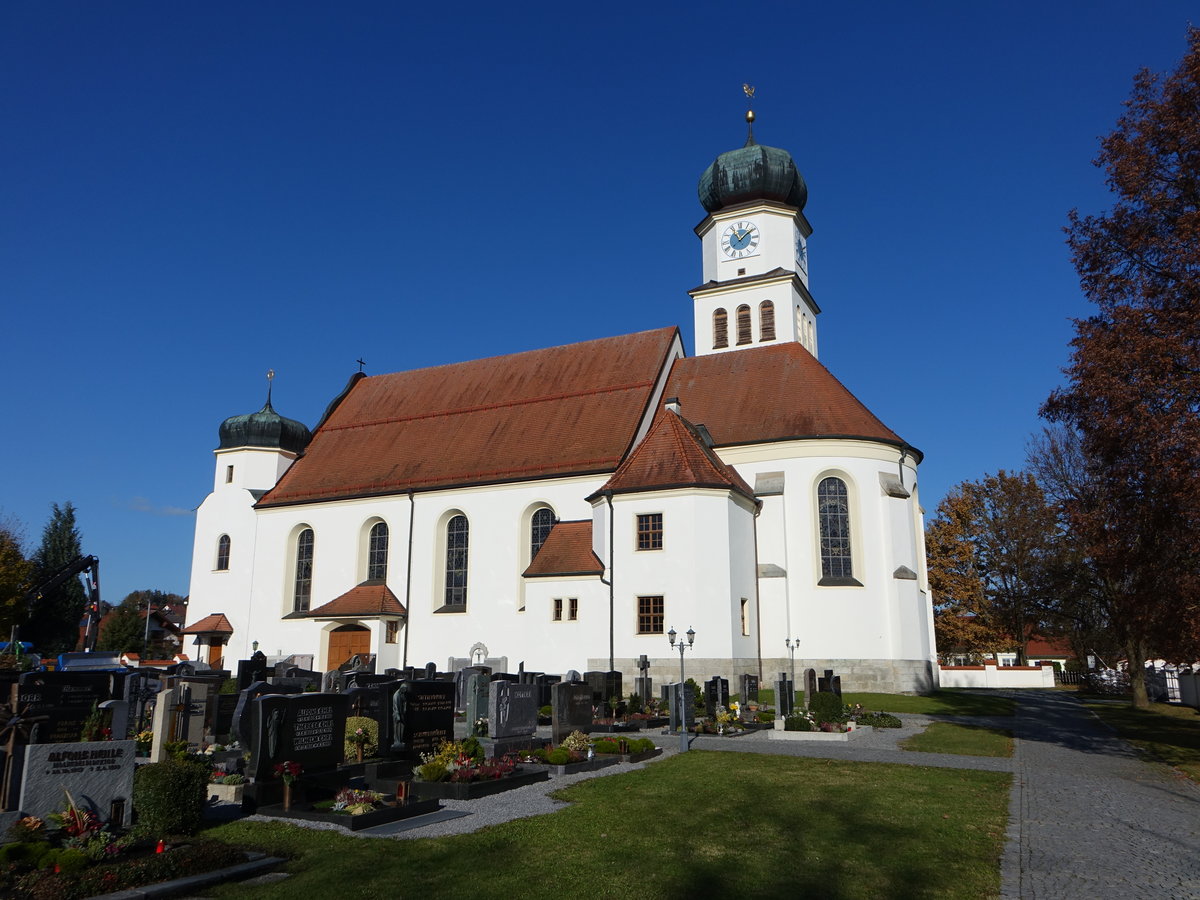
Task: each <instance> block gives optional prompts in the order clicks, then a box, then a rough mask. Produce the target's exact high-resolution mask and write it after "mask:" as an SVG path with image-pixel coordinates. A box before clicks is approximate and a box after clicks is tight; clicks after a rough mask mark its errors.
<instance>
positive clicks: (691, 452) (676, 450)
mask: <svg viewBox="0 0 1200 900" xmlns="http://www.w3.org/2000/svg"><path fill="white" fill-rule="evenodd" d="M676 487H708V488H723V489H725V490H732V491H737V492H738V493H739V494H741V495H742V496H744V497H746V498H748V499H750V500H754V499H755V497H754V491H753V489H751V487H750V485H748V484H746V482H745V480H743V478H742V476H741V475H739V474H738V473H737V472H736V471H735V470H734V469H733V468H732V467H731V466H728V465H726V464H725V463H723V462H722V461H721V460H720V459H719V458H718V457H717V455H716V454H715V453H713V451H712V449H711V448H709V447H708V446H707V445H706V443H705V441H704V438H703V437H701V435H700V433H699V432H698V431H697V430H696V428H695V426H693V425H692V424H691V423H690V422H688V421H687V420H686V419H684V418H683V416H681V415H679V414H678V413H676V412H672V411H671V410H668V409H663V410H661V411H660V412H659V413H658V415H657V416H655V419H654V423H653V424H652V425H651V426H650V430H649V431H648V432H647V433H646V436H645V437H644V438H643V439H642V442H641V443H640V444H638V445H637V447H636V448H635V449H634V451H633V452H632V453H631V454H629V456H628V457H626V459H625V461H624V462H623V463H621V465H620V467H619V468H618V469H617V471H616V472H614V473H613V476H612V478H610V479H608V481H607V482H605V484H604V486H603V487H602V488H600V490H599V491H597V492H596V493H595V494H593V495H592V496H593V497H596V496H599V495H600V494H602V493H604V492H605V491H612V492H613V493H614V494H624V493H633V492H635V491H654V490H664V489H668V488H676Z"/></svg>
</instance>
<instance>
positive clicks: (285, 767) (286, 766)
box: [275, 760, 304, 787]
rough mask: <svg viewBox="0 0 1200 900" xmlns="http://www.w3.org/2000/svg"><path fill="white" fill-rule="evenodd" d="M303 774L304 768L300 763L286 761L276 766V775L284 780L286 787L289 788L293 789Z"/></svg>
mask: <svg viewBox="0 0 1200 900" xmlns="http://www.w3.org/2000/svg"><path fill="white" fill-rule="evenodd" d="M303 772H304V768H303V767H302V766H301V765H300V763H298V762H292V761H291V760H284V761H283V762H281V763H276V764H275V774H276V775H278V776H279V777H280V779H282V781H283V783H284V785H286V786H287V787H291V786H292V784H293V783H294V782H295V781H296V779H297V778H299V777H300V776H301V775H302V774H303Z"/></svg>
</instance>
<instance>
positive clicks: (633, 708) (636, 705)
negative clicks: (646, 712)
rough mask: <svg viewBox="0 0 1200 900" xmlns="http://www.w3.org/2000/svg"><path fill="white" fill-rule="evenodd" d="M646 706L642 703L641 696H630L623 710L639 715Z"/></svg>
mask: <svg viewBox="0 0 1200 900" xmlns="http://www.w3.org/2000/svg"><path fill="white" fill-rule="evenodd" d="M645 705H646V704H645V703H643V702H642V697H641V694H630V695H629V700H628V702H627V703H626V704H625V708H626V709H628V710H629V711H630V712H631V713H640V712H641V711H642V708H643V707H644V706H645Z"/></svg>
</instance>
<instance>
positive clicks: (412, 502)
mask: <svg viewBox="0 0 1200 900" xmlns="http://www.w3.org/2000/svg"><path fill="white" fill-rule="evenodd" d="M416 509H417V501H416V497H415V496H414V495H413V492H412V491H411V490H410V491H409V492H408V558H407V559H406V560H405V572H404V606H405V609H406V610H407V612H408V615H407V616H406V617H405V621H404V655H403V657H402V658H401V660H400V668H401V669H407V668H408V630H409V629H410V628H412V605H413V604H412V553H413V521H414V520H415V519H416Z"/></svg>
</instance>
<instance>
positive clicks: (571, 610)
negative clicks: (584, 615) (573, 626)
mask: <svg viewBox="0 0 1200 900" xmlns="http://www.w3.org/2000/svg"><path fill="white" fill-rule="evenodd" d="M567 618H568V619H570V620H571V621H572V622H574V621H576V620H577V619H578V618H579V598H578V597H572V598H571V599H570V600H568V601H567Z"/></svg>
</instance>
